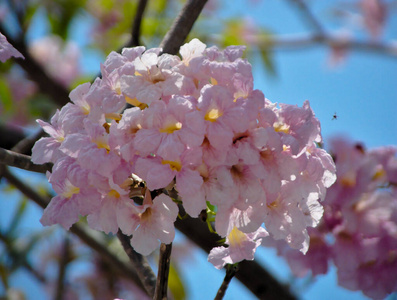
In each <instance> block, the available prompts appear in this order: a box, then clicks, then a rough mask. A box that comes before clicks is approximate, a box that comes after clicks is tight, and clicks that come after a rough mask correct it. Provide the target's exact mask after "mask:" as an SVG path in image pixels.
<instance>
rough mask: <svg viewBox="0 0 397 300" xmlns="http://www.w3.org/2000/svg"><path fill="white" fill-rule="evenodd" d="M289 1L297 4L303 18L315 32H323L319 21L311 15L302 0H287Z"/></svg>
mask: <svg viewBox="0 0 397 300" xmlns="http://www.w3.org/2000/svg"><path fill="white" fill-rule="evenodd" d="M289 2H292V3H294V4H296V5H297V6H298V8H299V10H300V11H301V13H302V17H303V20H305V22H307V23H308V24H309V26H310V27H312V28H313V29H314V30H315V32H316V33H317V34H324V33H325V31H324V28H323V26H322V25H321V23H320V21H319V20H317V18H316V17H315V16H314V15H313V13H312V12H311V11H310V9H309V7H308V6H307V4H306V2H305V1H304V0H289Z"/></svg>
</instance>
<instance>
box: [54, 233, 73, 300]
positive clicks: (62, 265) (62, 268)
mask: <svg viewBox="0 0 397 300" xmlns="http://www.w3.org/2000/svg"><path fill="white" fill-rule="evenodd" d="M69 244H70V241H69V238H68V237H66V238H65V241H64V243H63V247H62V254H61V259H60V261H59V269H58V278H57V285H56V290H55V291H56V292H55V296H54V300H62V299H63V295H64V290H65V274H66V267H67V265H68V263H69V262H70V249H69V248H70V245H69Z"/></svg>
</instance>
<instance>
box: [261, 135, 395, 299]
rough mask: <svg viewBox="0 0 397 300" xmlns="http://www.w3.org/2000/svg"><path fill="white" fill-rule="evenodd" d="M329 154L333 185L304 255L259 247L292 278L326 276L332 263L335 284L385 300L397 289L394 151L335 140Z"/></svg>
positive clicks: (266, 241) (281, 245)
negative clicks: (274, 253) (273, 253)
mask: <svg viewBox="0 0 397 300" xmlns="http://www.w3.org/2000/svg"><path fill="white" fill-rule="evenodd" d="M330 152H331V154H332V156H333V158H334V160H335V163H336V170H337V172H336V174H337V180H336V182H335V184H334V185H332V186H331V187H330V188H329V189H328V191H327V194H326V197H325V199H324V201H323V205H324V217H323V218H322V219H321V221H320V220H317V221H320V223H319V225H318V226H317V227H316V228H309V230H308V234H309V236H310V246H309V249H308V252H307V253H306V255H302V254H301V253H299V252H298V251H297V250H293V249H291V248H290V247H288V246H287V244H286V243H285V242H284V241H277V243H275V242H274V241H272V240H270V239H268V238H266V239H264V244H265V245H267V246H269V247H276V248H277V250H278V254H279V255H282V256H284V257H285V258H286V259H287V262H288V263H289V265H290V267H291V270H292V272H293V273H294V274H295V275H297V276H305V275H306V274H308V273H309V272H311V274H312V275H313V276H315V275H318V274H325V273H326V272H327V269H328V265H329V264H330V263H331V262H333V263H334V264H335V266H336V268H337V274H338V283H339V285H341V286H343V287H345V288H347V289H350V290H361V291H363V293H364V294H365V295H367V296H368V297H371V298H373V299H384V298H385V297H386V296H387V295H388V294H390V293H392V292H394V291H396V290H397V279H396V276H395V274H396V273H397V189H396V186H397V178H396V175H395V174H396V172H397V157H396V153H397V147H382V148H377V149H373V150H366V149H365V148H364V146H363V145H362V144H360V143H356V144H354V143H352V142H350V141H348V140H346V139H343V138H334V139H333V140H332V141H331V146H330ZM328 165H329V166H331V165H330V164H329V163H328ZM330 173H332V172H330ZM265 224H266V222H265ZM295 224H296V223H295ZM268 230H269V231H270V229H268Z"/></svg>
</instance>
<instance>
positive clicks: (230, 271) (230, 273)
mask: <svg viewBox="0 0 397 300" xmlns="http://www.w3.org/2000/svg"><path fill="white" fill-rule="evenodd" d="M237 271H238V265H226V275H225V278H224V279H223V282H222V284H221V286H220V288H219V290H218V292H217V293H216V296H215V298H214V299H215V300H222V299H223V297H224V296H225V294H226V290H227V288H228V287H229V283H230V281H231V280H232V278H233V277H234V275H236V272H237Z"/></svg>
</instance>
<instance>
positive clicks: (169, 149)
mask: <svg viewBox="0 0 397 300" xmlns="http://www.w3.org/2000/svg"><path fill="white" fill-rule="evenodd" d="M194 109H195V108H194V106H193V105H192V102H191V101H190V99H188V98H184V97H179V96H173V97H172V98H171V99H170V100H169V102H168V104H166V103H165V102H160V101H158V102H155V103H153V104H152V105H150V107H149V108H147V109H145V111H144V112H143V116H142V123H141V126H142V128H141V129H140V130H139V131H138V132H137V134H136V136H135V142H134V148H135V149H136V150H137V151H138V152H139V153H140V155H142V156H147V155H150V154H155V155H159V156H161V157H162V158H163V159H165V160H176V159H178V158H179V157H180V156H181V154H182V152H183V151H184V150H185V149H187V148H193V147H198V146H200V145H201V143H202V141H203V138H204V132H203V129H202V127H203V126H202V125H203V122H202V121H201V118H200V116H199V115H198V114H197V113H191V112H192V111H193V110H194ZM191 124H193V125H195V126H194V127H193V128H192V126H189V125H191ZM197 124H199V125H198V126H197ZM200 125H201V126H200Z"/></svg>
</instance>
